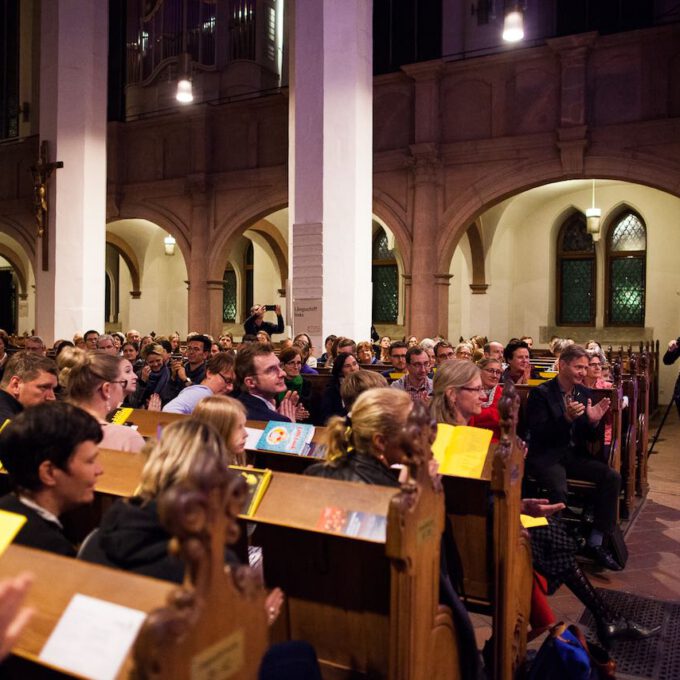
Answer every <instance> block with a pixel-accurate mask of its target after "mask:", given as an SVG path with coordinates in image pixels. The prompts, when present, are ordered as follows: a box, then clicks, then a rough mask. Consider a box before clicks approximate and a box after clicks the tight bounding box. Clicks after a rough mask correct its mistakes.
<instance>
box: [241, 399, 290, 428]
mask: <svg viewBox="0 0 680 680" xmlns="http://www.w3.org/2000/svg"><path fill="white" fill-rule="evenodd" d="M238 400H239V401H240V402H241V403H242V404H243V405H244V406H245V407H246V417H247V418H248V420H265V421H266V420H280V421H283V422H284V423H289V422H290V418H287V417H286V416H282V415H281V414H280V413H279V412H278V411H272V410H271V409H269V408H267V406H266V404H264V403H262V399H258V398H257V397H253V396H252V395H250V394H248V393H247V392H242V393H241V394H240V395H239V397H238Z"/></svg>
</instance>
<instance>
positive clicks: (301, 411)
mask: <svg viewBox="0 0 680 680" xmlns="http://www.w3.org/2000/svg"><path fill="white" fill-rule="evenodd" d="M307 418H309V411H308V410H307V409H306V408H305V406H304V404H302V403H300V404H298V405H297V406H296V407H295V422H296V423H297V422H300V421H301V420H307Z"/></svg>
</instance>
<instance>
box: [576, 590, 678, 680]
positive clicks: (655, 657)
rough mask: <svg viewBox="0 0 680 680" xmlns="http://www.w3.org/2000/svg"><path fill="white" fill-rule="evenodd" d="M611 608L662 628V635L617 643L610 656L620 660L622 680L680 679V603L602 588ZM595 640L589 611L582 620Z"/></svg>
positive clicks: (581, 623) (651, 625) (622, 614)
mask: <svg viewBox="0 0 680 680" xmlns="http://www.w3.org/2000/svg"><path fill="white" fill-rule="evenodd" d="M597 591H598V593H599V594H600V595H601V596H602V598H603V599H604V600H605V601H606V602H607V604H608V605H609V607H610V608H611V609H612V610H613V611H615V612H617V613H618V614H619V615H621V616H625V617H626V618H628V619H632V620H633V621H636V622H637V623H639V624H640V625H642V626H645V627H647V628H651V627H654V626H659V625H660V626H661V631H660V632H659V634H658V635H656V636H654V637H652V638H649V639H647V640H616V641H614V642H612V645H611V648H610V650H609V653H610V654H611V656H612V657H613V658H614V659H616V677H617V678H620V679H621V680H636V679H637V678H645V679H649V680H679V679H680V602H662V601H661V600H653V599H651V598H648V597H639V596H637V595H632V594H631V593H624V592H620V591H617V590H607V589H605V588H598V589H597ZM579 624H580V625H581V626H584V627H587V628H588V629H589V630H590V633H589V635H588V637H589V638H590V637H592V639H593V640H595V641H597V638H596V637H595V622H594V620H593V617H592V616H591V614H590V612H589V611H588V610H587V609H586V610H585V611H584V612H583V615H582V616H581V619H580V620H579Z"/></svg>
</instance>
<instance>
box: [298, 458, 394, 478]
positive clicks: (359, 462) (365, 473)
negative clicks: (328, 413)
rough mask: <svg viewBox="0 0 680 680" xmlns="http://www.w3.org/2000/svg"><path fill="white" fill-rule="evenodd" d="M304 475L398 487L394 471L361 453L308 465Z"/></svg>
mask: <svg viewBox="0 0 680 680" xmlns="http://www.w3.org/2000/svg"><path fill="white" fill-rule="evenodd" d="M304 474H306V475H309V476H311V477H326V478H328V479H339V480H342V481H345V482H364V484H377V485H379V486H399V482H398V480H397V473H396V472H395V471H394V470H391V469H390V468H387V467H385V466H384V465H383V464H382V463H381V462H380V461H379V460H378V459H377V458H374V457H373V456H368V455H364V454H362V453H352V454H349V455H347V456H344V457H343V458H341V459H340V460H338V461H337V462H334V463H315V464H314V465H310V466H309V467H308V468H307V469H306V470H305V472H304Z"/></svg>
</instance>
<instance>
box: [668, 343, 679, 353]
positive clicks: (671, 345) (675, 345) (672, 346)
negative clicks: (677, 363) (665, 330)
mask: <svg viewBox="0 0 680 680" xmlns="http://www.w3.org/2000/svg"><path fill="white" fill-rule="evenodd" d="M676 349H678V341H677V340H671V341H670V342H669V343H668V351H669V352H675V350H676Z"/></svg>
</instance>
